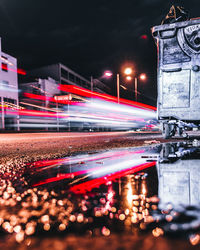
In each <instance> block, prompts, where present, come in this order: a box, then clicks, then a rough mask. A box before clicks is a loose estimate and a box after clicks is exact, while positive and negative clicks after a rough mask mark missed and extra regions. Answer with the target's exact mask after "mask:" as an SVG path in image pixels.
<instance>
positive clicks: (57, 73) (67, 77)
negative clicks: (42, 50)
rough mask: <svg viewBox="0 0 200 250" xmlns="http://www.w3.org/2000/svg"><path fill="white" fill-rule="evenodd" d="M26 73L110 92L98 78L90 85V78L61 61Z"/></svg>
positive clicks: (105, 92)
mask: <svg viewBox="0 0 200 250" xmlns="http://www.w3.org/2000/svg"><path fill="white" fill-rule="evenodd" d="M28 75H29V76H31V77H41V78H47V77H51V78H53V79H55V80H56V81H57V82H58V83H59V84H71V85H75V86H78V87H82V88H86V89H89V90H91V89H93V90H94V91H96V92H99V93H104V94H108V93H109V92H110V89H109V88H108V87H107V86H106V85H105V84H104V83H103V82H101V81H100V80H98V79H93V86H91V80H90V81H89V80H87V79H86V78H85V77H83V76H81V75H79V74H78V73H76V72H75V71H73V70H71V69H70V68H68V67H67V66H65V65H63V64H62V63H57V64H52V65H48V66H44V67H41V68H37V69H34V70H31V71H29V72H28Z"/></svg>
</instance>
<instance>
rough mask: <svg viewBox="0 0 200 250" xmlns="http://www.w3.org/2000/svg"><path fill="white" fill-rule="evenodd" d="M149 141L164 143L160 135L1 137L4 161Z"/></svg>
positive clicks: (12, 135)
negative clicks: (9, 158)
mask: <svg viewBox="0 0 200 250" xmlns="http://www.w3.org/2000/svg"><path fill="white" fill-rule="evenodd" d="M145 141H146V142H147V144H148V141H150V142H151V141H152V142H153V141H155V142H156V141H158V142H160V141H163V139H162V136H161V134H160V133H158V132H155V133H148V132H143V133H137V132H131V131H130V132H100V133H25V134H21V133H19V134H0V159H2V158H4V157H6V158H7V157H16V156H18V157H20V156H22V155H26V156H28V155H32V154H34V155H37V156H38V157H40V156H41V157H42V156H43V155H46V154H55V155H56V154H64V155H70V154H72V153H76V152H77V153H78V152H82V151H86V152H87V151H95V150H109V148H119V147H134V146H141V145H144V144H145ZM155 142H154V143H155Z"/></svg>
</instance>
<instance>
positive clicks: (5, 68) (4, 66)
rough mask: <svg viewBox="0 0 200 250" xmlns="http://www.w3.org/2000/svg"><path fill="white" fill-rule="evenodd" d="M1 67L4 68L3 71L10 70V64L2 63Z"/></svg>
mask: <svg viewBox="0 0 200 250" xmlns="http://www.w3.org/2000/svg"><path fill="white" fill-rule="evenodd" d="M1 68H2V70H3V71H5V72H8V64H6V63H2V64H1Z"/></svg>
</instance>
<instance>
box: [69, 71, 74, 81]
mask: <svg viewBox="0 0 200 250" xmlns="http://www.w3.org/2000/svg"><path fill="white" fill-rule="evenodd" d="M69 80H70V81H71V82H74V75H73V74H72V73H69Z"/></svg>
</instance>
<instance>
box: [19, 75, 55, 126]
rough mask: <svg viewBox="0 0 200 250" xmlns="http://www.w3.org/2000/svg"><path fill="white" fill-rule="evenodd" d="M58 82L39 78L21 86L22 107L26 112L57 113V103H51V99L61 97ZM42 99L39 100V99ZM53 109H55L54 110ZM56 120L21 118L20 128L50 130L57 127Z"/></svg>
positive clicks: (31, 117) (20, 102) (32, 117)
mask: <svg viewBox="0 0 200 250" xmlns="http://www.w3.org/2000/svg"><path fill="white" fill-rule="evenodd" d="M58 86H59V85H58V82H56V81H55V80H54V79H52V78H51V77H48V78H47V79H42V78H38V79H35V80H34V81H30V82H26V83H21V84H20V97H19V99H20V101H19V104H20V106H22V107H24V108H26V110H38V111H43V112H44V111H47V112H48V111H54V112H55V111H56V103H54V102H53V103H52V102H51V101H49V98H52V97H54V96H57V95H60V90H59V88H58ZM38 96H39V97H41V98H37V97H38ZM52 107H53V108H52ZM57 126H58V125H57V120H56V119H55V118H49V117H48V116H47V117H35V116H34V115H33V116H28V117H27V116H23V115H21V116H20V128H22V129H39V130H44V129H45V130H48V129H49V128H53V127H57Z"/></svg>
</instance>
